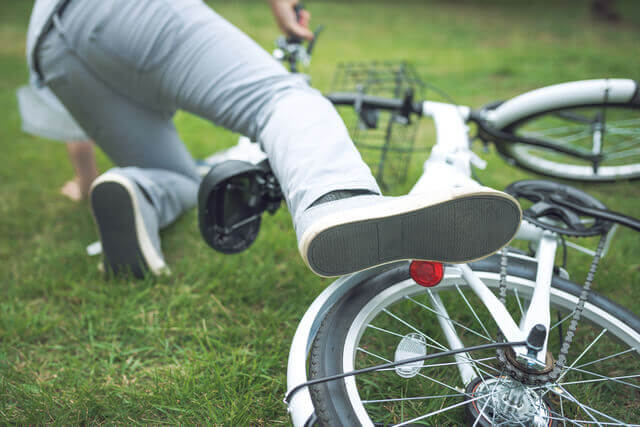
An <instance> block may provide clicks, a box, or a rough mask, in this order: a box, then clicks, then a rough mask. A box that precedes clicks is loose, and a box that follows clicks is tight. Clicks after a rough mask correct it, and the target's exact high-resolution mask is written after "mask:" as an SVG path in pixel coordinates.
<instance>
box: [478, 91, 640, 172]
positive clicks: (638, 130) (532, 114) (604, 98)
mask: <svg viewBox="0 0 640 427" xmlns="http://www.w3.org/2000/svg"><path fill="white" fill-rule="evenodd" d="M562 98H564V99H562ZM528 104H530V105H528ZM487 109H488V111H489V112H488V115H489V117H490V118H491V119H490V120H489V123H490V124H492V125H493V126H495V128H496V129H497V130H499V131H500V132H502V133H506V135H508V139H509V141H507V140H499V139H498V140H495V141H494V142H495V143H496V148H497V149H498V151H499V153H500V154H502V155H503V156H504V157H506V158H507V159H508V160H509V161H510V162H511V163H514V164H515V165H517V166H519V167H521V168H523V169H526V170H529V171H532V172H536V173H538V174H541V175H545V176H550V177H554V178H561V179H567V180H573V181H586V182H610V181H616V180H622V179H625V180H635V179H639V178H640V142H638V141H636V140H638V137H639V136H640V95H639V92H638V84H637V83H636V82H634V81H632V80H624V79H611V80H606V79H605V80H588V81H581V82H571V83H564V84H561V85H554V86H549V87H546V88H542V89H538V90H536V91H532V92H529V93H526V94H523V95H520V96H519V97H516V98H513V99H512V100H509V101H506V102H504V103H501V104H499V105H497V106H495V108H490V107H488V108H487ZM598 115H599V116H601V117H602V121H603V123H599V120H596V119H597V117H599V116H598ZM589 119H590V121H589ZM596 122H598V123H596ZM596 124H597V125H598V126H599V128H598V129H600V127H603V128H604V130H598V131H599V132H600V134H601V135H603V136H602V139H603V141H604V143H603V144H602V154H603V156H602V159H601V160H600V161H599V164H597V165H596V166H594V165H593V164H592V162H591V161H589V160H586V159H580V158H578V157H576V156H572V155H571V154H565V153H561V152H558V151H555V150H553V149H549V148H541V147H536V146H533V145H529V144H526V143H518V142H513V141H514V140H518V138H519V137H520V138H521V139H523V137H527V136H529V137H534V138H536V139H538V140H542V141H544V142H546V143H548V144H550V145H552V146H557V147H560V148H562V147H569V148H573V149H575V150H577V151H580V152H583V153H584V154H590V153H591V152H592V151H593V150H594V149H595V142H594V139H595V136H594V135H595V131H596V128H595V125H596ZM570 131H572V132H573V133H569V132H570ZM553 132H556V134H555V135H554V134H553ZM625 134H626V135H625ZM625 137H626V138H627V139H626V140H625ZM625 144H626V145H629V144H631V145H630V146H626V145H625ZM618 147H620V148H618Z"/></svg>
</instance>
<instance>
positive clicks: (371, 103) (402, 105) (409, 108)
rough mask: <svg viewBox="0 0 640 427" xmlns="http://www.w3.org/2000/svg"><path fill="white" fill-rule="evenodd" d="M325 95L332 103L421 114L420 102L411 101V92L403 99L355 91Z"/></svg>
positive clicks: (407, 113)
mask: <svg viewBox="0 0 640 427" xmlns="http://www.w3.org/2000/svg"><path fill="white" fill-rule="evenodd" d="M325 97H326V98H327V99H328V100H329V101H331V103H332V104H333V105H338V106H339V105H350V106H353V107H356V109H357V108H370V109H375V110H386V111H397V112H400V113H402V114H403V115H406V116H408V115H410V114H417V115H422V102H413V94H412V93H408V94H407V96H405V98H404V99H397V98H384V97H381V96H373V95H364V94H360V93H357V92H334V93H329V94H326V95H325Z"/></svg>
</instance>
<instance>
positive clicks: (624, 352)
mask: <svg viewBox="0 0 640 427" xmlns="http://www.w3.org/2000/svg"><path fill="white" fill-rule="evenodd" d="M631 351H636V349H635V348H629V349H627V350H623V351H621V352H619V353H616V354H612V355H610V356H606V357H601V358H600V359H597V360H594V361H591V362H587V363H583V364H582V365H578V366H576V368H584V367H585V366H589V365H593V364H594V363H598V362H602V361H603V360H607V359H611V358H614V357H618V356H621V355H623V354H627V353H629V352H631Z"/></svg>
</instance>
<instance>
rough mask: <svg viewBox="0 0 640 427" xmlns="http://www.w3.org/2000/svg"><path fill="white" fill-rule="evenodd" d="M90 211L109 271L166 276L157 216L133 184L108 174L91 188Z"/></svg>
mask: <svg viewBox="0 0 640 427" xmlns="http://www.w3.org/2000/svg"><path fill="white" fill-rule="evenodd" d="M89 200H90V202H91V210H92V211H93V217H94V219H95V221H96V225H97V226H98V231H99V233H100V240H101V242H102V253H103V263H104V267H105V270H106V271H110V272H114V273H127V272H131V273H132V274H133V275H134V276H135V277H138V278H141V277H144V274H145V272H146V271H150V272H151V273H153V274H155V275H160V274H167V273H169V269H168V267H167V265H166V263H165V262H164V257H163V256H162V250H161V249H160V236H159V234H158V230H159V227H158V217H157V214H156V212H155V210H154V208H153V206H152V205H151V203H150V202H149V201H148V200H147V199H146V197H145V196H144V195H143V194H142V192H141V191H140V189H139V188H138V186H137V185H136V184H135V182H134V181H132V180H131V179H129V178H127V177H126V176H124V175H121V174H118V173H116V172H106V173H104V174H102V175H101V176H99V177H98V178H97V179H96V180H95V181H94V182H93V184H92V185H91V191H90V194H89Z"/></svg>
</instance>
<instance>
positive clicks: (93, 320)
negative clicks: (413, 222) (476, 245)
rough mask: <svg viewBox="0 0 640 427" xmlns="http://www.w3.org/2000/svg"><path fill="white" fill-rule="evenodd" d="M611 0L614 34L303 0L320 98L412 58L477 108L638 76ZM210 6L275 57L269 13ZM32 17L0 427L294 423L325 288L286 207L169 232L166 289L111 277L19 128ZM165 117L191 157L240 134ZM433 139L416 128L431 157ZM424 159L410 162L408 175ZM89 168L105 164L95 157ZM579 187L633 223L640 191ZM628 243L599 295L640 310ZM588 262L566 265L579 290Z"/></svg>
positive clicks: (15, 133) (634, 257) (424, 8)
mask: <svg viewBox="0 0 640 427" xmlns="http://www.w3.org/2000/svg"><path fill="white" fill-rule="evenodd" d="M618 3H619V5H618V6H619V9H620V11H621V12H622V14H623V16H624V21H623V23H622V24H620V25H617V26H609V25H606V24H601V23H597V22H593V21H592V20H591V19H590V17H589V14H588V2H587V1H568V0H564V1H563V0H559V1H555V2H543V1H542V0H532V1H527V2H513V1H506V0H502V1H497V0H495V1H488V2H472V1H470V0H467V1H455V2H445V1H429V2H426V1H425V2H422V1H421V2H417V1H414V2H401V1H400V2H393V3H391V2H382V1H376V2H370V1H354V2H331V3H329V2H320V1H315V2H312V1H309V2H308V7H309V8H310V9H311V11H312V13H313V16H314V19H313V20H314V22H315V23H324V24H326V25H327V30H326V32H325V33H324V34H323V35H322V38H321V40H320V41H319V43H318V46H317V50H316V54H315V57H314V61H313V65H312V68H311V74H312V77H313V81H314V84H315V85H316V86H317V87H319V88H320V89H323V90H328V89H329V83H330V78H331V74H332V71H333V70H334V69H335V67H336V65H337V63H338V62H341V61H345V60H369V59H389V60H397V59H411V60H412V61H413V63H414V65H415V66H416V68H417V69H418V70H419V72H420V74H421V77H422V78H424V79H426V80H427V81H429V82H430V83H432V84H434V85H436V86H438V87H440V88H442V89H443V90H445V91H446V92H448V93H449V94H451V95H452V96H453V97H454V98H455V99H456V101H457V102H460V103H464V104H469V105H472V106H479V105H482V104H484V103H486V102H489V101H492V100H495V99H504V98H507V97H510V96H514V95H516V94H518V93H521V92H523V91H526V90H529V89H533V88H535V87H538V86H543V85H547V84H552V83H557V82H561V81H568V80H577V79H585V78H593V77H602V76H608V77H629V78H635V79H636V80H637V79H640V75H639V73H638V70H639V69H640V58H638V55H637V54H636V53H637V47H638V45H639V42H640V31H639V30H638V28H640V27H639V24H640V5H639V4H638V3H637V2H634V1H631V0H627V1H620V2H618ZM215 6H216V8H217V11H218V12H219V13H220V14H222V15H223V16H225V17H227V18H228V19H229V20H230V21H231V22H233V23H235V24H236V25H237V26H239V27H240V28H242V29H243V30H245V31H247V32H248V33H249V34H250V35H251V36H252V37H254V38H255V39H256V40H257V41H258V42H259V43H260V44H261V45H262V46H264V47H265V48H266V49H269V50H271V49H272V47H273V40H274V39H275V37H276V36H277V30H276V27H275V25H274V24H273V22H272V18H271V16H270V13H269V12H268V8H267V6H266V5H265V4H264V2H247V1H228V2H215ZM30 8H31V2H27V1H21V2H15V1H11V0H0V111H2V112H3V115H2V118H1V119H0V120H1V123H0V144H1V147H2V153H3V160H4V166H3V167H2V168H0V423H2V424H5V423H18V424H44V423H56V424H79V423H91V424H94V423H95V424H102V423H109V424H111V423H152V424H160V423H215V424H229V425H243V424H244V425H246V424H276V423H288V422H289V421H288V417H287V414H286V408H285V407H284V406H283V404H282V403H281V398H282V396H283V395H284V392H285V388H286V387H285V384H286V378H285V376H286V360H287V355H288V348H289V344H290V340H291V338H292V336H293V333H294V331H295V328H296V325H297V323H298V321H299V320H300V318H301V317H302V315H303V313H304V311H305V310H306V308H307V306H308V305H309V304H310V303H311V301H312V300H313V299H314V297H315V296H317V295H318V294H319V292H320V291H321V290H322V289H324V288H325V287H326V286H327V285H328V284H329V283H330V281H329V280H325V279H321V278H318V277H316V276H314V275H313V274H312V273H310V272H309V271H308V270H307V269H306V267H304V265H303V263H302V262H301V260H300V258H299V256H298V254H297V251H296V245H295V235H294V233H293V231H292V227H291V220H290V218H289V216H288V213H287V212H286V210H285V209H281V210H280V211H279V212H278V213H277V214H276V215H275V216H273V217H268V216H267V217H265V218H264V221H263V227H262V231H261V234H260V236H259V238H258V240H257V241H256V243H255V244H254V245H253V246H252V247H251V248H250V249H249V250H247V251H245V252H243V253H241V254H239V255H234V256H224V255H221V254H218V253H214V252H213V251H211V250H210V249H208V247H207V246H206V244H205V243H204V242H203V241H202V239H201V238H200V237H199V234H198V231H197V227H196V216H195V213H194V212H190V213H188V214H186V215H185V216H184V217H183V218H181V219H180V220H179V221H177V223H176V224H174V225H172V226H171V227H169V228H168V229H167V230H166V231H165V232H164V233H163V248H164V252H165V255H166V258H167V260H168V262H169V263H170V265H171V268H172V270H173V275H172V276H171V277H169V278H162V279H157V280H154V279H147V280H143V281H130V280H126V279H118V280H106V279H104V278H103V276H102V275H101V274H100V273H99V272H98V271H97V270H96V264H97V262H98V260H97V259H95V258H88V257H87V256H86V255H85V252H84V248H85V246H86V245H87V244H89V243H91V242H92V241H94V240H95V239H96V238H97V235H96V231H95V229H94V226H93V223H92V219H91V216H90V214H89V210H88V209H87V206H86V205H84V204H73V203H71V202H69V201H67V200H66V199H64V198H63V197H62V196H60V195H59V194H58V189H59V188H60V187H61V185H62V184H63V183H64V182H65V180H66V179H68V178H69V177H70V176H71V175H72V170H71V166H70V164H69V162H68V160H67V158H66V152H65V149H64V147H63V146H62V145H60V144H55V143H51V142H48V141H44V140H40V139H37V138H34V137H31V136H29V135H25V134H23V133H21V131H20V118H19V115H18V112H17V106H16V101H15V96H14V91H15V89H16V88H17V87H18V86H19V85H22V84H24V83H25V82H26V81H27V78H28V75H27V71H26V65H25V59H24V45H25V31H26V27H27V23H28V18H29V11H30ZM176 123H177V126H178V129H179V131H180V134H181V136H182V137H183V138H184V140H185V141H186V144H187V146H188V147H189V149H190V150H191V151H192V152H193V154H194V155H195V156H198V157H201V156H205V155H208V154H210V153H211V152H213V151H215V150H218V149H221V148H224V147H228V146H231V145H232V144H234V143H235V141H236V139H237V135H234V134H231V133H229V132H227V131H224V130H222V129H218V128H215V127H214V126H212V125H211V124H209V123H208V122H206V121H204V120H201V119H198V118H195V117H192V116H189V115H187V114H183V113H179V114H178V115H177V117H176ZM430 129H431V128H430V126H429V125H428V124H426V123H425V124H424V125H423V127H422V129H421V133H420V134H421V138H422V139H421V143H423V144H425V145H430V144H432V143H433V136H432V135H430V132H429V130H430ZM479 153H480V154H481V155H482V156H483V157H484V158H485V159H486V160H488V161H489V167H488V168H487V169H486V170H485V171H481V173H480V175H481V177H482V179H483V181H484V182H486V183H487V184H489V185H493V186H496V187H498V188H503V187H504V186H506V185H507V184H508V183H510V182H511V181H513V180H516V179H522V178H526V177H531V176H532V175H530V174H528V173H526V172H523V171H521V170H518V169H515V168H513V167H511V166H508V165H506V164H505V163H504V162H503V161H502V160H500V159H499V158H498V156H497V155H496V154H495V153H494V152H493V150H491V151H490V152H489V153H483V152H481V151H479ZM425 156H426V153H425V154H423V155H422V157H421V155H416V156H415V158H414V162H413V163H412V165H411V170H410V179H409V181H411V182H412V180H415V179H416V178H417V174H418V173H419V167H418V165H419V164H420V163H421V161H422V160H423V159H424V157H425ZM98 163H99V167H100V169H101V170H106V169H108V168H109V167H110V166H111V163H110V162H109V160H108V159H107V158H106V157H104V156H103V155H101V154H100V155H99V159H98ZM410 187H411V183H410V182H409V183H407V184H405V185H404V186H400V187H398V188H396V189H394V191H395V192H402V191H406V190H407V189H408V188H410ZM578 187H579V188H582V189H586V190H588V191H589V192H590V193H592V194H594V195H595V196H596V197H598V198H600V199H601V200H603V201H604V202H605V204H607V205H608V206H610V207H611V208H612V209H615V210H619V211H623V212H625V213H627V214H629V215H632V216H635V217H640V188H639V187H638V184H637V183H630V182H621V183H616V184H606V185H598V186H595V185H593V186H587V185H578ZM639 248H640V242H639V240H638V235H637V234H634V233H629V232H621V233H619V235H618V237H617V239H616V240H615V241H614V243H613V245H612V248H611V253H610V255H608V256H607V257H606V258H605V260H604V261H603V265H602V267H601V268H600V270H599V272H598V275H597V277H596V281H595V282H596V283H595V285H594V288H595V289H596V290H598V291H600V292H602V293H603V294H605V295H607V296H609V297H610V298H612V299H613V300H615V301H617V302H618V303H620V304H622V305H623V306H625V307H627V308H629V309H630V310H632V311H635V312H640V262H639V261H638V259H639V257H638V253H639ZM585 260H586V258H585V257H582V256H579V255H571V256H570V265H573V267H572V268H571V273H572V275H573V277H574V278H575V280H576V281H581V280H582V278H583V277H584V274H585V272H586V266H585V265H584V262H585ZM572 262H573V263H572Z"/></svg>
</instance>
